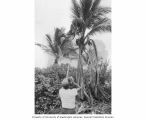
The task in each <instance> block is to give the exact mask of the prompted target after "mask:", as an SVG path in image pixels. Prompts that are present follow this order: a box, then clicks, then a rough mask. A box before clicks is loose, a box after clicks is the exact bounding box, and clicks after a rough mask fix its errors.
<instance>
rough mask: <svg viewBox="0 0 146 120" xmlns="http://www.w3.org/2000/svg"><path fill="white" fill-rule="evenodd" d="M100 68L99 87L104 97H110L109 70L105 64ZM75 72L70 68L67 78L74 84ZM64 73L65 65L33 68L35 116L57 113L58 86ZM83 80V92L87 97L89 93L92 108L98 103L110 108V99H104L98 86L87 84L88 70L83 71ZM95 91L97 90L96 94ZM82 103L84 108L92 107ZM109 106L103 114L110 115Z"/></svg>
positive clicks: (64, 75)
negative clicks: (70, 78)
mask: <svg viewBox="0 0 146 120" xmlns="http://www.w3.org/2000/svg"><path fill="white" fill-rule="evenodd" d="M101 66H102V67H101V68H100V75H99V81H100V85H99V86H100V88H101V89H102V90H103V91H104V93H105V95H106V94H107V95H108V96H111V69H110V68H108V64H106V65H105V63H102V65H101ZM103 66H104V67H103ZM76 71H77V69H76V68H74V67H70V70H69V76H73V78H74V79H75V82H77V80H76ZM66 73H67V64H61V65H53V66H50V67H48V68H45V69H40V68H35V114H49V113H51V111H54V110H56V111H57V110H59V109H60V108H61V101H60V98H59V97H58V92H59V88H60V86H59V84H60V83H61V81H62V79H63V78H65V77H66ZM95 75H96V73H95V72H94V76H95ZM83 78H84V83H85V90H86V92H87V94H88V95H90V92H91V95H92V97H93V104H94V106H96V108H98V107H99V106H98V105H99V103H106V104H107V105H109V106H110V104H111V99H110V98H109V99H106V98H104V96H103V95H102V94H101V92H100V90H99V87H98V86H96V85H94V86H91V85H90V84H89V79H90V73H89V71H88V70H84V76H83ZM93 81H95V80H93ZM95 89H96V90H97V91H96V93H95ZM82 103H85V106H90V107H92V106H91V104H89V103H88V101H87V99H84V100H83V101H82V102H81V104H82ZM103 106H105V105H103ZM109 106H108V110H107V109H106V110H107V111H108V112H106V111H105V113H110V112H109V111H110V107H109ZM105 108H107V107H105ZM94 111H95V110H94ZM96 111H98V110H96ZM103 111H104V110H103ZM103 111H102V113H103ZM82 112H83V111H81V113H82ZM86 112H87V111H86ZM86 112H83V113H86ZM88 113H91V110H90V112H89V111H88Z"/></svg>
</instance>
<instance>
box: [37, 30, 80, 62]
mask: <svg viewBox="0 0 146 120" xmlns="http://www.w3.org/2000/svg"><path fill="white" fill-rule="evenodd" d="M46 40H47V43H48V44H47V45H43V44H40V43H36V45H37V46H39V47H41V48H42V49H43V50H44V51H45V52H46V53H48V54H50V55H52V56H53V57H54V58H55V60H54V64H58V61H59V60H60V59H61V58H63V57H66V58H69V57H70V56H75V55H76V54H77V53H76V49H75V48H74V47H73V45H72V41H71V40H69V39H68V38H67V37H66V34H65V32H64V28H61V29H60V28H56V29H55V33H54V36H53V39H52V38H51V36H50V35H49V34H46Z"/></svg>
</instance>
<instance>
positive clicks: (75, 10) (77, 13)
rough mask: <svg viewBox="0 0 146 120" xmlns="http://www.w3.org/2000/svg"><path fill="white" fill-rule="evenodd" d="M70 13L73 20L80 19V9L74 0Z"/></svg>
mask: <svg viewBox="0 0 146 120" xmlns="http://www.w3.org/2000/svg"><path fill="white" fill-rule="evenodd" d="M72 5H73V6H72V13H73V17H74V18H80V17H81V7H80V5H79V4H78V3H77V1H76V0H72Z"/></svg>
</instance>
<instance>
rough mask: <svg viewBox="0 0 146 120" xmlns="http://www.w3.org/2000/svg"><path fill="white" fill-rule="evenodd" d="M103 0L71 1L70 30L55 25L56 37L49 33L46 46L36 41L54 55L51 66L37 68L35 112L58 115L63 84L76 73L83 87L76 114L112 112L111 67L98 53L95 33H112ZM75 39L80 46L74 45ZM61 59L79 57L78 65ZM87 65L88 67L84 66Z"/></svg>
mask: <svg viewBox="0 0 146 120" xmlns="http://www.w3.org/2000/svg"><path fill="white" fill-rule="evenodd" d="M100 2H101V0H78V1H77V0H72V23H71V26H70V30H69V31H68V32H67V33H65V31H64V30H65V29H63V28H60V29H59V28H56V29H55V33H54V37H53V38H51V36H50V35H49V34H47V35H46V40H47V43H48V44H47V46H45V45H42V44H39V43H36V45H38V46H39V47H41V48H42V49H43V50H44V51H45V52H46V53H48V54H51V55H52V56H54V58H55V61H54V64H53V65H52V66H49V67H48V68H46V69H39V68H36V69H35V113H36V114H42V113H43V114H48V113H53V114H57V113H59V111H60V107H61V102H60V99H59V97H58V91H59V88H60V83H61V81H62V79H63V78H65V77H66V76H73V78H74V79H75V82H76V83H78V84H79V85H80V86H81V92H80V95H79V96H80V99H79V100H78V102H77V103H76V113H77V114H82V113H89V114H92V113H95V114H109V113H111V66H110V64H109V62H108V61H104V60H103V59H102V58H100V57H99V56H98V51H97V47H96V44H95V40H94V39H93V36H94V35H95V34H96V33H98V32H111V20H110V19H109V18H108V17H107V14H108V13H110V12H111V9H110V8H108V7H102V6H101V5H100ZM73 41H75V43H76V46H77V48H76V49H75V46H74V45H73V43H72V42H73ZM61 58H69V59H77V60H78V65H77V68H74V67H70V66H69V64H61V65H59V64H58V61H59V60H61ZM83 67H86V69H83Z"/></svg>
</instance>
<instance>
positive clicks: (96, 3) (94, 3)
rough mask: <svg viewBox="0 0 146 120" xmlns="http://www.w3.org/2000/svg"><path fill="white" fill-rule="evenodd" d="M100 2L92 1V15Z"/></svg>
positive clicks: (97, 0) (99, 0) (98, 0)
mask: <svg viewBox="0 0 146 120" xmlns="http://www.w3.org/2000/svg"><path fill="white" fill-rule="evenodd" d="M100 2H101V0H94V1H93V4H92V8H91V11H92V13H94V12H96V10H97V8H98V6H99V4H100Z"/></svg>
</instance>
